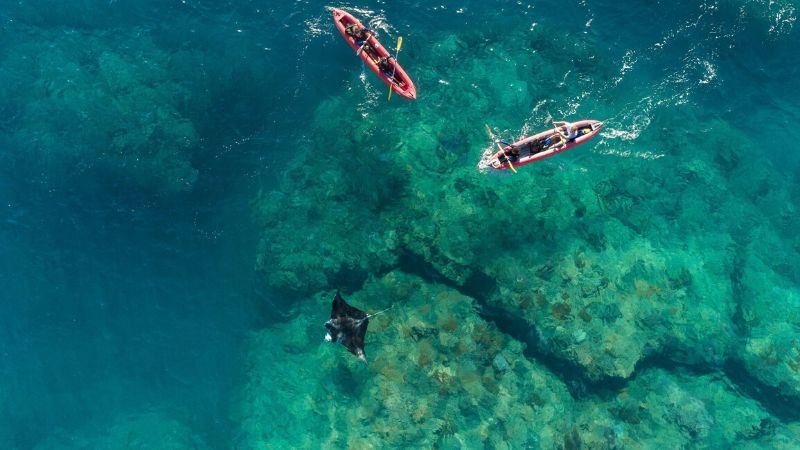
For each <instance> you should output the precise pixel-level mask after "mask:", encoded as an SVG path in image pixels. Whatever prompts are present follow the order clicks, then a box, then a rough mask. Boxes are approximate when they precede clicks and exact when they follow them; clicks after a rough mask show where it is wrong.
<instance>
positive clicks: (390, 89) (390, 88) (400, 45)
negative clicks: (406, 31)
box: [386, 36, 403, 101]
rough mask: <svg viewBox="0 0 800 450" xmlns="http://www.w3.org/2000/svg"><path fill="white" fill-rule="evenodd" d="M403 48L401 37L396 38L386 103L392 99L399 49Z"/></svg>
mask: <svg viewBox="0 0 800 450" xmlns="http://www.w3.org/2000/svg"><path fill="white" fill-rule="evenodd" d="M401 47H403V36H399V37H398V38H397V50H395V52H394V66H392V76H391V77H390V78H389V98H388V99H387V100H386V101H390V100H391V99H392V88H394V84H393V83H394V74H395V73H396V72H397V64H398V62H397V57H398V56H400V48H401Z"/></svg>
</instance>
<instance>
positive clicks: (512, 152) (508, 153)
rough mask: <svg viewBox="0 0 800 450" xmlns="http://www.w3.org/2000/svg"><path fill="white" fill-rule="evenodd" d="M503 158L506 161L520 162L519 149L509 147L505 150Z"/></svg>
mask: <svg viewBox="0 0 800 450" xmlns="http://www.w3.org/2000/svg"><path fill="white" fill-rule="evenodd" d="M503 156H505V157H506V159H513V160H518V159H519V147H517V146H516V145H509V146H508V147H506V148H504V149H503Z"/></svg>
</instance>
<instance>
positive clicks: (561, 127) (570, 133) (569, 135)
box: [553, 122, 578, 142]
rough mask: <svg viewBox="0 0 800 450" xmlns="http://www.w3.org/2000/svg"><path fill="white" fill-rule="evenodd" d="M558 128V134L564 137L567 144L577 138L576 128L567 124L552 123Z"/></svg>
mask: <svg viewBox="0 0 800 450" xmlns="http://www.w3.org/2000/svg"><path fill="white" fill-rule="evenodd" d="M553 125H555V126H556V127H557V128H558V131H559V133H561V135H562V136H564V137H565V138H566V139H567V141H568V142H572V141H574V140H575V138H577V137H578V127H577V126H575V125H573V124H571V123H569V122H553Z"/></svg>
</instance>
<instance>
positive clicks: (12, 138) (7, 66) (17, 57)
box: [0, 29, 201, 193]
mask: <svg viewBox="0 0 800 450" xmlns="http://www.w3.org/2000/svg"><path fill="white" fill-rule="evenodd" d="M41 34H43V35H44V36H43V37H42V38H41V39H40V40H37V41H22V42H20V43H17V44H16V45H10V46H9V47H10V48H8V49H7V50H6V51H5V52H4V58H3V62H2V64H3V68H4V70H3V73H2V75H0V76H1V77H2V82H0V94H2V96H3V98H5V99H8V101H7V102H6V104H5V105H4V106H3V108H4V112H5V116H6V117H5V118H4V119H3V124H2V126H0V133H2V134H5V135H6V136H5V137H6V138H7V139H9V143H10V144H13V148H15V149H16V151H15V152H13V153H11V154H10V155H5V158H8V159H7V160H5V162H6V163H7V164H10V165H13V166H15V167H17V168H18V170H19V171H21V172H22V173H24V174H27V175H28V176H29V177H31V178H37V177H41V176H45V177H46V180H43V182H49V183H53V184H56V185H57V183H58V182H60V183H65V182H67V181H69V182H73V183H74V182H80V181H81V180H80V177H85V176H86V175H87V174H91V173H95V172H97V173H99V174H100V175H102V176H104V177H108V178H110V179H112V180H114V182H115V183H120V182H121V183H122V184H123V185H128V186H134V187H138V188H143V189H149V190H153V191H157V192H163V193H172V192H181V191H186V190H188V189H190V188H191V186H192V184H193V183H194V182H195V180H196V178H197V170H196V169H195V168H194V167H192V161H191V160H192V154H193V152H194V150H195V149H196V147H198V145H199V136H198V133H197V131H196V129H195V126H194V124H193V122H192V121H191V120H190V119H188V118H187V117H186V116H185V113H184V109H185V107H186V105H187V104H189V103H191V102H196V101H199V98H194V97H192V96H190V92H189V90H188V89H186V88H185V87H184V86H183V85H181V83H179V82H178V81H176V80H175V79H174V78H173V75H172V74H171V73H170V71H169V70H168V67H169V60H170V55H169V54H167V53H166V52H163V51H162V50H160V49H159V48H158V47H157V46H156V45H155V44H154V42H153V40H152V39H150V38H148V37H146V36H131V37H130V38H129V42H128V43H118V44H117V45H115V46H113V47H111V46H108V45H107V43H106V42H105V41H104V37H103V36H102V35H101V34H94V33H87V32H83V31H78V30H74V29H65V30H58V29H57V30H53V31H47V32H44V31H42V32H41ZM120 37H121V36H119V35H115V38H117V39H119V38H120ZM21 93H25V94H26V95H20V94H21ZM198 97H201V96H198ZM41 174H44V175H41Z"/></svg>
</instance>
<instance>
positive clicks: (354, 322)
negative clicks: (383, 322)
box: [325, 291, 392, 362]
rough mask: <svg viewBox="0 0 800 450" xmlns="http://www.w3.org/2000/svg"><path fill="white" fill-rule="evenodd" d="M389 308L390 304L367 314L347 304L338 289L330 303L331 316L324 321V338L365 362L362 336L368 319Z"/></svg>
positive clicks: (365, 332) (364, 334)
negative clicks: (338, 344)
mask: <svg viewBox="0 0 800 450" xmlns="http://www.w3.org/2000/svg"><path fill="white" fill-rule="evenodd" d="M390 309H392V307H391V306H390V307H389V308H386V309H384V310H383V311H379V312H377V313H375V314H369V315H368V314H367V313H365V312H364V311H361V310H360V309H358V308H355V307H353V306H350V305H348V304H347V302H346V301H344V298H342V296H341V295H340V294H339V291H336V296H335V297H333V304H332V305H331V318H330V320H328V321H327V322H325V328H327V329H328V334H326V335H325V340H326V341H328V342H338V343H340V344H342V345H344V346H345V347H347V350H349V351H350V353H352V354H354V355H356V356H357V357H358V359H360V360H362V361H364V362H367V355H366V354H365V353H364V336H366V335H367V326H368V325H369V319H370V317H374V316H376V315H378V314H380V313H382V312H386V311H388V310H390Z"/></svg>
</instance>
